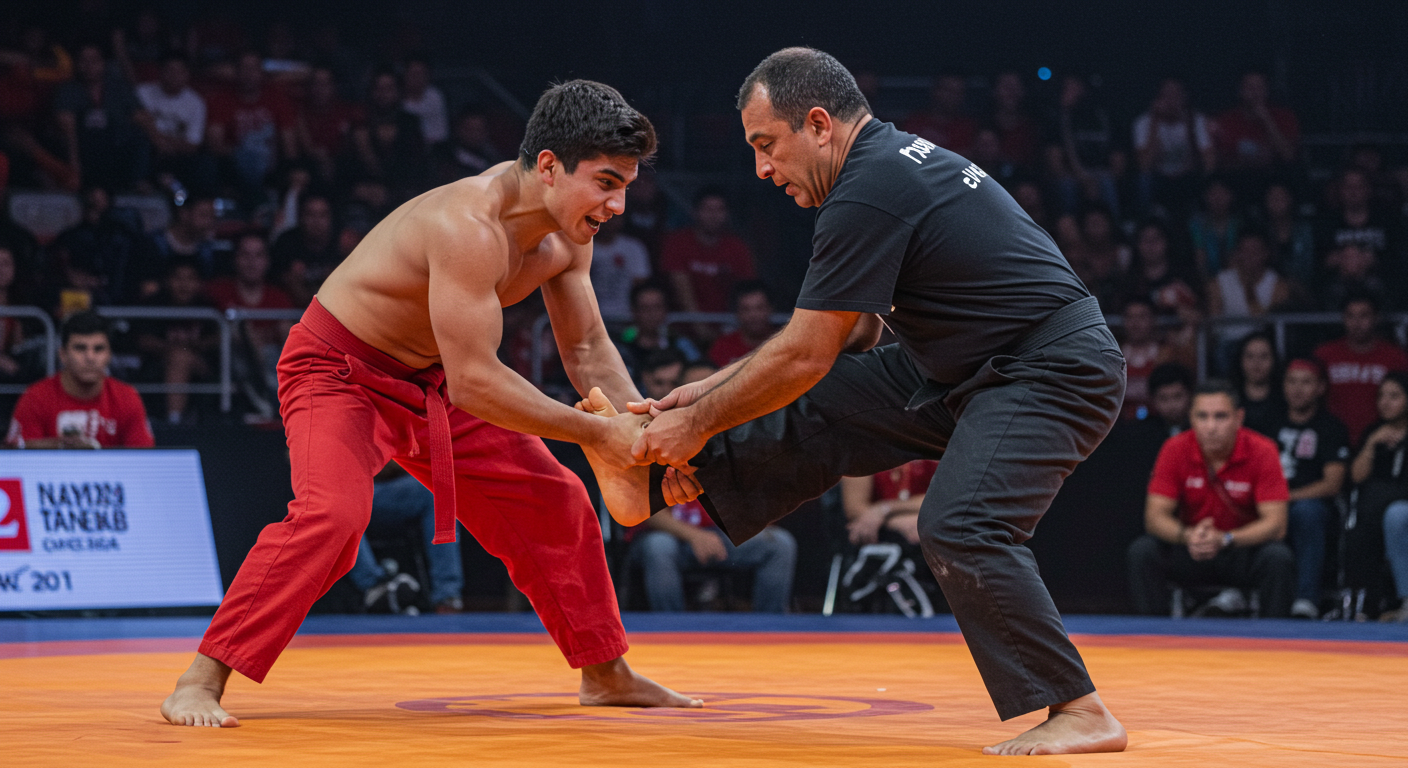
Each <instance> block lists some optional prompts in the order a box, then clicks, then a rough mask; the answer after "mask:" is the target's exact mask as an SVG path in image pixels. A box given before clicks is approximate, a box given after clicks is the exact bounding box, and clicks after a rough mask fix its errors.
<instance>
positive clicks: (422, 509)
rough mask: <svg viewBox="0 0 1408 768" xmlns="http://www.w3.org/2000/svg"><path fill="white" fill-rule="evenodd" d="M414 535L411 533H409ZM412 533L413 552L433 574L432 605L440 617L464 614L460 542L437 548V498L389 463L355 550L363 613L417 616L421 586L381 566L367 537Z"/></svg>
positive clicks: (374, 487)
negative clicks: (419, 552)
mask: <svg viewBox="0 0 1408 768" xmlns="http://www.w3.org/2000/svg"><path fill="white" fill-rule="evenodd" d="M408 529H413V530H408ZM402 533H411V534H412V535H413V537H414V541H415V544H414V546H418V547H421V548H422V549H423V550H424V552H425V561H426V566H427V568H428V570H429V571H430V573H429V576H430V584H429V585H428V588H429V593H430V594H429V596H428V597H429V599H430V604H431V606H433V607H434V609H435V612H436V613H440V614H446V613H460V612H462V611H463V610H464V598H463V594H462V593H463V591H464V566H463V565H462V564H461V562H460V545H459V542H458V541H451V542H448V543H445V544H436V543H434V539H435V496H434V494H432V493H431V492H430V491H429V490H427V489H426V487H425V486H424V485H421V483H420V481H419V480H417V479H415V478H414V477H412V476H410V475H409V474H406V470H404V469H402V468H401V465H399V464H397V463H396V462H394V461H393V462H391V463H389V464H387V465H386V467H385V468H384V469H383V470H382V471H381V472H380V473H378V474H377V476H376V480H375V482H374V483H373V485H372V517H371V523H370V524H369V525H368V526H367V533H366V534H364V535H363V536H362V541H361V544H360V545H359V546H358V549H357V561H356V563H355V564H354V565H353V566H352V570H351V572H349V573H348V574H347V575H348V578H350V579H351V580H352V583H353V584H354V585H355V586H356V587H357V588H358V589H360V590H361V591H362V603H363V608H364V609H366V610H367V611H368V612H370V613H415V612H417V610H418V609H416V607H415V600H416V598H418V597H419V595H420V592H421V591H422V590H423V586H422V585H421V584H420V583H419V582H418V581H416V579H415V577H413V576H412V575H411V574H409V573H406V572H404V571H402V570H401V569H400V568H399V567H398V568H396V569H395V570H391V569H388V568H386V567H385V566H383V565H382V563H380V562H378V561H377V559H376V555H375V554H374V553H373V552H372V546H371V543H370V542H369V540H368V536H382V537H385V536H389V535H392V534H402Z"/></svg>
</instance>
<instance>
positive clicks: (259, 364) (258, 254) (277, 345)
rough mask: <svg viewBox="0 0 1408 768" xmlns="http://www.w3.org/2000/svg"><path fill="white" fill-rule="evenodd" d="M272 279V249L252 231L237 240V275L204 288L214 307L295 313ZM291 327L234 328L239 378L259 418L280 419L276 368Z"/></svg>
mask: <svg viewBox="0 0 1408 768" xmlns="http://www.w3.org/2000/svg"><path fill="white" fill-rule="evenodd" d="M268 276H269V246H268V245H266V244H265V242H264V238H263V237H261V236H260V235H259V234H257V233H254V232H248V233H246V234H244V235H241V236H240V237H239V239H238V240H237V241H236V242H235V276H234V277H218V278H216V279H214V280H211V281H210V283H209V284H207V285H206V287H205V295H206V297H207V298H209V299H210V302H211V303H212V304H214V305H215V307H216V309H219V310H221V311H224V310H227V309H291V308H293V301H292V300H291V299H290V298H289V296H288V294H287V293H284V291H283V289H282V288H279V287H278V286H276V285H272V284H270V283H269V280H268ZM292 327H293V323H292V322H290V321H288V320H247V321H245V322H243V323H240V324H239V325H237V326H235V329H236V337H235V338H236V342H237V344H238V349H237V352H238V356H237V357H236V358H235V371H234V373H235V376H236V378H237V379H239V382H238V383H239V384H240V389H241V391H243V392H244V393H245V396H246V397H248V398H249V400H250V401H251V404H252V405H253V406H254V408H255V410H256V411H258V413H259V415H260V416H262V417H263V418H265V419H274V418H276V417H277V413H276V406H277V401H276V398H275V393H276V392H278V389H279V383H278V381H279V380H278V371H277V368H278V364H279V355H280V354H281V353H282V352H283V348H284V339H287V338H288V332H289V329H290V328H292Z"/></svg>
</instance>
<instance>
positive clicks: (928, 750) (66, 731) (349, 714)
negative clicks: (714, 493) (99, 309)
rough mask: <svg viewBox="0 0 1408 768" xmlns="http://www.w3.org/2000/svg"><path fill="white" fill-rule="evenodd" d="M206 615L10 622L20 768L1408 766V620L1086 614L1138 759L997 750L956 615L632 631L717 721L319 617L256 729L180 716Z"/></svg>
mask: <svg viewBox="0 0 1408 768" xmlns="http://www.w3.org/2000/svg"><path fill="white" fill-rule="evenodd" d="M205 624H206V620H205V619H81V620H80V619H74V620H67V619H47V620H19V619H15V620H2V621H0V718H3V722H4V723H5V724H6V731H7V734H6V736H5V738H4V745H3V747H0V764H3V765H6V766H90V765H92V766H96V765H102V766H113V765H153V764H155V765H183V766H204V765H253V764H260V765H264V766H283V765H343V766H349V765H376V766H402V765H406V766H411V765H414V766H426V767H429V766H441V765H445V766H448V765H456V766H464V765H473V766H554V767H555V768H556V767H560V766H631V767H632V768H634V767H635V766H716V765H717V766H731V767H732V766H738V767H740V768H742V767H749V766H793V765H796V766H883V767H885V768H898V767H899V766H979V765H1002V764H1006V765H1017V764H1020V765H1029V766H1237V767H1238V768H1250V767H1252V766H1316V767H1317V768H1320V767H1323V766H1346V767H1350V766H1352V767H1354V768H1374V767H1375V766H1389V765H1394V766H1402V765H1408V728H1405V727H1404V726H1405V723H1408V714H1405V713H1408V627H1402V626H1378V625H1349V624H1320V623H1306V622H1299V623H1297V622H1279V621H1232V620H1189V621H1173V620H1162V619H1132V618H1103V617H1102V618H1096V617H1080V616H1076V617H1069V618H1068V620H1067V628H1068V629H1069V630H1070V631H1071V633H1072V634H1073V635H1074V636H1075V639H1076V642H1077V645H1078V646H1079V647H1080V649H1081V652H1082V653H1083V654H1084V656H1085V659H1086V662H1087V664H1088V666H1089V667H1090V670H1091V674H1092V676H1093V677H1094V679H1095V681H1096V685H1097V686H1099V688H1100V691H1101V695H1102V696H1103V697H1104V699H1105V701H1106V702H1107V703H1108V704H1109V706H1110V708H1111V710H1112V711H1113V712H1114V713H1115V715H1116V716H1118V717H1119V718H1120V719H1121V720H1122V721H1123V722H1124V724H1125V726H1126V727H1127V728H1128V729H1129V731H1130V749H1129V751H1128V752H1125V753H1124V754H1122V755H1075V756H1060V757H1031V758H1001V757H984V756H983V755H981V754H980V752H979V750H980V749H981V748H982V747H983V746H984V745H986V744H993V743H996V742H998V741H1001V740H1003V739H1006V738H1009V737H1011V736H1013V735H1016V734H1017V733H1018V732H1020V731H1022V730H1025V729H1026V728H1028V727H1030V726H1032V725H1034V724H1036V723H1037V722H1039V721H1040V719H1041V715H1038V714H1032V715H1027V716H1026V717H1023V718H1019V719H1017V720H1013V721H1010V722H1007V723H1001V722H999V721H998V719H997V716H996V714H995V713H994V711H993V708H992V704H991V703H990V702H989V700H988V698H987V695H986V693H985V691H984V689H983V686H982V682H981V680H980V679H979V677H978V673H977V670H976V668H975V667H974V666H973V662H972V659H971V658H970V657H969V655H968V651H967V649H966V648H965V647H964V645H963V643H962V639H961V637H960V636H959V635H958V634H957V627H956V625H955V624H953V622H952V620H951V618H949V617H941V618H937V619H933V620H929V621H907V620H904V619H902V618H898V617H888V616H876V617H870V616H865V617H861V616H845V617H834V618H831V619H823V618H821V617H816V616H784V617H761V616H753V615H744V614H687V615H674V616H668V615H634V616H629V615H628V616H627V617H626V627H627V629H628V630H630V632H631V642H632V650H631V652H630V653H629V654H628V655H627V657H626V658H627V659H628V660H629V661H630V662H631V664H632V665H633V666H634V667H635V668H636V670H638V671H639V672H641V673H643V674H646V675H648V676H650V677H652V678H654V679H655V680H657V681H659V682H661V683H663V684H665V685H668V686H671V687H673V688H675V689H676V690H679V691H682V692H686V693H690V694H694V695H697V696H701V697H703V698H704V699H705V702H706V706H705V708H704V709H702V710H692V711H683V710H640V709H600V708H586V707H580V706H577V701H576V695H575V692H576V688H577V682H578V675H577V673H576V672H574V671H572V670H570V669H568V667H567V665H566V663H565V662H564V661H563V660H562V657H561V656H560V655H559V654H558V653H557V650H556V648H555V647H554V646H553V645H552V644H551V643H550V642H549V641H548V639H547V636H546V635H545V634H544V633H543V632H542V630H541V627H540V626H539V625H538V624H537V621H536V619H535V618H534V617H533V616H531V615H521V614H478V615H463V616H454V617H440V616H423V617H416V618H409V617H379V618H378V617H326V616H323V617H314V618H312V619H309V621H308V622H306V623H305V624H304V626H303V629H302V631H301V632H300V634H299V636H298V637H297V638H296V639H295V640H294V642H293V644H292V645H291V646H290V648H289V650H288V651H286V652H285V654H284V655H283V657H282V658H281V659H280V660H279V663H278V664H277V665H276V666H275V667H274V670H273V671H272V672H271V673H270V674H269V677H268V680H267V681H266V682H265V683H264V684H263V685H256V684H254V683H251V682H250V681H249V680H246V679H244V678H242V677H240V676H239V675H235V676H234V677H232V679H231V682H230V687H229V690H228V691H227V693H226V696H225V701H224V704H225V707H226V708H227V709H228V710H229V711H230V712H231V713H232V714H234V715H236V716H237V717H239V718H240V721H241V723H242V727H240V728H236V729H215V728H178V727H175V726H170V725H167V724H166V723H165V721H163V720H162V719H161V718H160V715H159V714H158V713H157V707H158V706H159V705H160V704H161V701H162V699H164V698H165V697H166V695H167V693H169V692H170V688H171V685H172V683H173V682H174V681H175V679H176V677H177V675H179V674H180V673H181V672H182V671H183V670H184V669H185V667H186V665H187V664H189V662H190V659H191V654H192V652H193V651H194V649H195V647H196V643H197V638H198V637H199V635H200V633H201V631H202V630H203V629H204V626H205Z"/></svg>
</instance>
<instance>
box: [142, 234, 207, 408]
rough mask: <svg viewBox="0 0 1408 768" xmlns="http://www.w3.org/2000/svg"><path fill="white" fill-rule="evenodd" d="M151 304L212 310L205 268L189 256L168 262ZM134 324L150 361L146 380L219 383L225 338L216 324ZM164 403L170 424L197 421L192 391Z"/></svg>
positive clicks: (184, 321) (170, 395) (145, 360)
mask: <svg viewBox="0 0 1408 768" xmlns="http://www.w3.org/2000/svg"><path fill="white" fill-rule="evenodd" d="M146 303H147V305H148V306H153V307H179V308H183V309H210V308H212V305H211V303H210V301H209V300H208V299H207V298H206V297H205V293H204V290H203V283H202V281H201V277H200V268H199V266H198V265H197V264H196V262H195V260H194V259H190V258H186V257H184V256H182V257H177V258H174V259H172V260H171V261H170V262H168V264H167V268H166V280H165V281H164V282H163V284H162V287H161V290H160V291H159V292H158V293H157V294H156V295H155V296H153V297H152V298H151V299H149V300H148V301H147V302H146ZM134 325H135V326H136V329H135V333H136V335H137V348H138V349H139V350H140V351H141V353H142V355H143V356H144V357H143V363H144V365H143V372H142V373H143V377H144V378H145V379H147V380H148V381H159V382H162V383H164V384H166V385H167V386H170V387H178V386H181V385H186V384H191V383H193V382H196V381H202V380H209V379H211V378H213V375H214V372H215V368H216V364H215V360H214V354H215V351H216V348H217V347H218V346H219V344H220V335H219V333H217V332H216V329H215V327H214V325H213V324H212V323H211V321H209V320H203V319H195V318H190V319H186V318H181V319H170V320H142V321H139V322H136V323H134ZM164 399H165V402H166V421H168V422H169V423H171V424H180V423H183V422H190V421H191V420H192V419H193V418H194V417H195V414H194V412H193V411H192V410H190V409H189V406H190V402H191V395H190V393H189V392H185V391H176V390H175V389H173V390H172V391H170V392H167V393H166V395H165V398H164Z"/></svg>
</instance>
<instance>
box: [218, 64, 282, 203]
mask: <svg viewBox="0 0 1408 768" xmlns="http://www.w3.org/2000/svg"><path fill="white" fill-rule="evenodd" d="M235 71H236V74H235V88H234V89H233V90H231V91H226V92H217V93H213V94H211V96H210V104H209V109H208V112H209V114H208V117H207V121H206V123H207V124H206V141H207V143H208V144H209V146H210V150H211V152H213V153H215V155H216V156H217V157H219V158H222V159H224V160H226V161H228V162H229V163H230V164H231V166H232V168H233V171H234V175H235V177H236V181H238V183H239V185H240V187H241V188H242V189H244V190H246V191H249V192H252V191H254V190H257V189H258V188H259V187H260V185H261V184H262V183H263V182H264V177H265V176H266V175H268V173H269V171H272V170H273V169H274V166H275V165H277V164H278V162H279V159H280V158H281V157H283V158H290V157H295V156H297V154H298V143H297V139H296V136H295V133H294V110H293V106H292V105H291V104H290V103H289V102H288V100H287V99H286V98H284V96H283V95H282V94H281V93H279V92H278V91H277V90H276V89H274V88H273V87H272V86H270V85H267V84H266V83H265V82H264V60H263V59H262V58H260V56H259V54H258V53H255V52H253V51H250V52H246V53H243V54H241V55H240V58H239V63H238V64H237V68H236V70H235Z"/></svg>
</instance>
